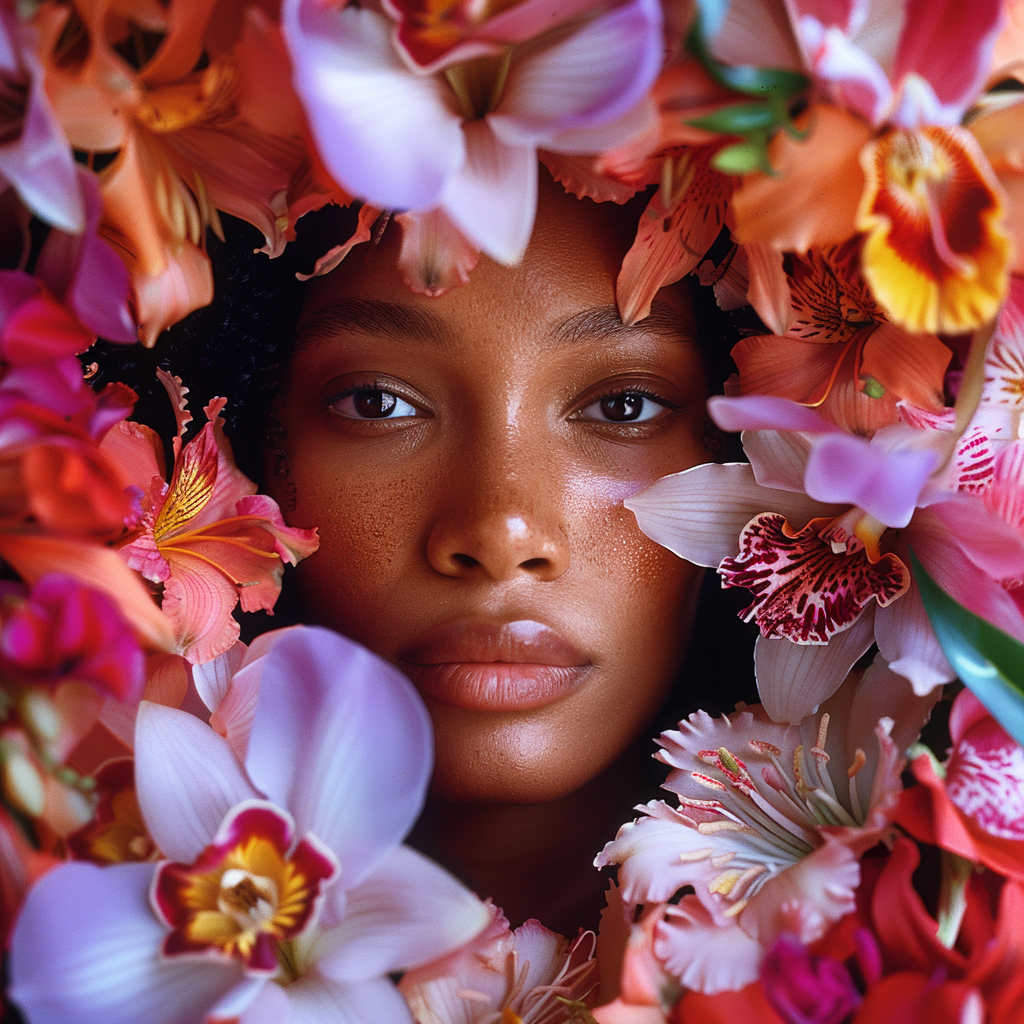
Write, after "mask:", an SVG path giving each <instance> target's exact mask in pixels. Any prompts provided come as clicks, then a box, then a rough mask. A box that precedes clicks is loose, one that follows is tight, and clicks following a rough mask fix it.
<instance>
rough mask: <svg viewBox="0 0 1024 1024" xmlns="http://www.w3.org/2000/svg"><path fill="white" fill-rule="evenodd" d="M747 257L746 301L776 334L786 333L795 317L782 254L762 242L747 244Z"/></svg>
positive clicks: (745, 250)
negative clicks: (747, 282) (747, 283)
mask: <svg viewBox="0 0 1024 1024" xmlns="http://www.w3.org/2000/svg"><path fill="white" fill-rule="evenodd" d="M743 250H744V252H745V253H746V254H747V270H748V275H749V280H750V283H749V285H748V287H747V301H748V302H749V303H750V304H751V306H753V307H754V312H755V313H757V315H758V316H759V317H760V318H761V321H762V322H763V323H764V325H765V326H766V327H767V328H768V330H770V331H772V332H773V333H775V334H785V333H786V332H787V331H788V330H789V325H790V321H791V320H792V318H793V313H792V307H791V305H790V295H789V282H788V281H787V280H786V272H785V270H784V269H783V267H782V253H780V252H779V251H778V249H773V248H772V247H771V246H770V245H765V244H764V243H763V242H748V243H747V244H746V245H744V246H743Z"/></svg>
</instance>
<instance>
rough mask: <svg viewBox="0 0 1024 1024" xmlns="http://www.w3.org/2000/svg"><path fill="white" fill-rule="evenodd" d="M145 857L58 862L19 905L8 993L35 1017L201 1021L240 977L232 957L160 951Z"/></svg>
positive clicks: (61, 1021)
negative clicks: (103, 863)
mask: <svg viewBox="0 0 1024 1024" xmlns="http://www.w3.org/2000/svg"><path fill="white" fill-rule="evenodd" d="M154 870H155V865H153V864H118V865H115V866H113V867H105V868H100V867H97V866H95V865H93V864H84V863H75V864H64V865H61V866H60V867H59V868H58V869H57V870H55V871H53V872H51V873H50V874H48V875H47V876H46V877H45V878H43V879H42V880H41V881H40V882H39V883H38V884H37V885H36V886H35V888H34V889H32V891H31V892H30V893H29V896H28V899H27V900H26V902H25V905H24V907H23V908H22V912H21V916H20V917H19V919H18V923H17V926H16V927H15V931H14V938H13V942H12V949H11V982H12V983H11V988H10V991H9V994H10V997H11V998H12V1000H13V1001H14V1002H15V1003H17V1004H18V1005H19V1006H20V1007H21V1008H22V1009H23V1010H24V1011H25V1013H26V1014H27V1016H28V1019H30V1020H31V1021H33V1024H95V1021H98V1020H102V1021H104V1022H105V1024H138V1022H139V1021H146V1022H147V1024H179V1022H181V1021H183V1020H201V1019H202V1018H203V1015H204V1013H205V1011H206V1009H207V1008H208V1007H210V1006H211V1005H213V1004H214V1003H215V1002H216V1001H217V1000H218V999H219V998H220V997H221V996H223V995H224V994H225V993H226V992H228V991H229V990H230V989H231V988H232V987H233V986H234V985H235V984H236V983H237V982H238V981H240V980H241V971H240V969H239V967H238V966H237V965H235V964H230V963H217V962H214V961H206V962H202V961H196V960H189V961H182V960H167V959H164V958H162V957H161V956H160V952H159V950H160V943H161V942H162V940H163V937H164V935H165V934H166V931H167V929H166V928H165V927H164V926H163V925H162V924H161V923H160V922H159V921H158V920H157V918H156V915H155V914H154V913H153V911H152V909H151V908H150V905H149V888H150V884H151V882H152V879H153V873H154Z"/></svg>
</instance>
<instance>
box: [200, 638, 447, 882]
mask: <svg viewBox="0 0 1024 1024" xmlns="http://www.w3.org/2000/svg"><path fill="white" fill-rule="evenodd" d="M218 739H219V737H218ZM221 742H223V741H221ZM431 747H432V744H431V728H430V719H429V717H428V715H427V712H426V710H425V708H424V706H423V703H422V701H421V700H420V698H419V695H418V694H417V693H416V691H415V690H414V689H413V687H412V685H411V684H410V683H409V681H408V680H407V679H406V678H405V676H403V675H402V674H401V673H400V672H399V671H398V670H397V669H395V668H394V667H393V666H391V665H389V664H387V662H385V661H383V660H382V659H380V658H378V657H377V656H376V655H373V654H371V653H370V652H369V651H367V650H365V649H364V648H362V647H360V646H358V645H357V644H354V643H353V642H352V641H351V640H347V639H345V638H344V637H342V636H339V635H338V634H336V633H332V632H331V631H330V630H326V629H320V628H315V627H305V628H303V629H301V630H294V631H291V632H289V633H288V634H286V635H285V636H283V637H282V638H281V639H280V640H279V641H278V642H277V644H276V645H275V646H274V647H273V649H272V650H271V652H270V653H269V654H268V655H267V657H266V660H265V662H264V666H263V683H262V686H261V688H260V698H259V704H258V706H257V709H256V718H255V721H254V722H253V728H252V734H251V737H250V741H249V753H248V757H247V759H246V767H247V768H248V770H249V775H250V777H251V778H252V780H253V782H254V783H255V784H256V785H257V786H259V787H260V788H261V789H263V791H264V792H265V793H266V794H267V796H268V797H269V798H270V799H272V800H273V801H274V802H276V803H278V804H279V805H281V806H282V807H287V808H288V809H289V810H290V811H291V812H292V813H293V815H294V816H295V821H296V824H297V826H298V830H299V832H300V833H305V832H312V833H313V834H314V835H316V837H317V838H318V839H319V840H320V841H321V842H323V843H324V844H325V845H326V846H327V847H328V848H329V849H331V850H332V851H333V852H334V853H335V854H337V856H338V858H339V859H340V861H341V863H342V865H343V869H342V883H343V884H344V885H345V887H346V888H349V887H351V886H354V885H358V884H359V882H360V881H361V880H362V879H363V878H364V877H365V876H366V874H367V873H368V872H369V871H371V870H372V869H373V867H374V865H375V864H377V863H378V862H379V861H380V859H381V858H382V857H383V856H384V855H385V854H387V852H388V851H389V850H391V849H393V848H394V846H395V845H397V844H398V843H399V842H400V841H401V840H402V838H403V837H404V836H405V834H406V833H407V832H408V831H409V828H410V827H411V826H412V823H413V821H414V820H415V819H416V816H417V815H418V814H419V811H420V808H421V806H422V803H423V796H424V793H425V791H426V786H427V782H428V780H429V777H430V769H431V761H432V749H431Z"/></svg>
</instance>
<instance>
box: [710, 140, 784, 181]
mask: <svg viewBox="0 0 1024 1024" xmlns="http://www.w3.org/2000/svg"><path fill="white" fill-rule="evenodd" d="M711 165H712V167H715V168H716V169H718V170H719V171H721V172H722V173H723V174H752V173H753V172H754V171H765V172H767V173H770V172H771V165H770V164H769V163H768V152H767V150H766V149H765V145H764V142H763V141H762V140H751V141H749V142H737V143H736V144H735V145H734V146H726V147H725V149H720V150H719V151H718V152H717V153H716V154H715V155H714V156H713V157H712V158H711Z"/></svg>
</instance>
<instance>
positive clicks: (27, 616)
mask: <svg viewBox="0 0 1024 1024" xmlns="http://www.w3.org/2000/svg"><path fill="white" fill-rule="evenodd" d="M0 663H2V664H3V666H4V669H5V671H7V672H8V673H14V674H16V675H18V676H22V677H26V678H28V679H29V680H31V681H32V682H41V681H45V682H47V683H50V684H52V685H55V684H56V683H58V682H60V681H62V680H65V679H73V680H77V681H79V682H83V683H90V684H91V685H93V686H94V687H96V689H98V690H99V691H101V692H103V693H108V694H110V696H112V697H114V698H115V699H116V700H121V701H130V700H135V699H137V698H138V696H139V694H140V693H141V692H142V686H143V683H144V682H145V671H146V662H145V657H144V655H143V653H142V650H141V648H140V647H139V645H138V642H137V641H136V639H135V636H134V634H133V632H132V628H131V626H130V625H129V624H128V623H127V622H126V621H125V619H124V617H123V616H122V615H121V613H120V611H119V610H118V608H117V606H116V605H115V604H114V602H113V601H112V600H111V599H110V598H109V597H107V595H106V594H102V593H100V592H99V591H98V590H94V589H93V588H91V587H87V586H84V585H83V584H82V583H80V582H79V581H78V580H76V579H74V578H73V577H71V576H63V575H60V574H58V573H51V574H48V575H46V576H43V577H42V578H41V579H40V580H39V581H38V582H37V583H36V584H35V586H34V587H33V588H32V591H31V593H30V594H29V595H28V598H27V599H26V600H24V601H11V602H10V604H9V610H6V611H5V613H4V615H3V618H2V622H0Z"/></svg>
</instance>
